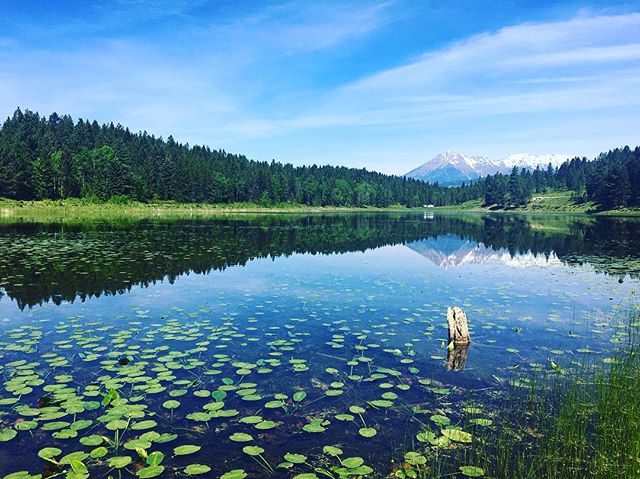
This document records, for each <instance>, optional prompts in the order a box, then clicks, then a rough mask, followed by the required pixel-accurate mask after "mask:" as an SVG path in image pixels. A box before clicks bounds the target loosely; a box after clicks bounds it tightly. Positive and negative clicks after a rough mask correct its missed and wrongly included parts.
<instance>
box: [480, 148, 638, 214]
mask: <svg viewBox="0 0 640 479" xmlns="http://www.w3.org/2000/svg"><path fill="white" fill-rule="evenodd" d="M481 183H483V185H481V186H483V190H484V203H485V205H497V206H499V207H509V206H522V205H525V204H527V203H528V202H529V201H530V200H531V197H532V195H533V193H542V192H544V191H546V190H548V189H552V190H569V191H572V192H573V197H574V199H575V200H576V202H579V203H580V202H586V201H592V202H594V203H596V204H597V205H599V206H600V208H602V209H605V210H610V209H613V208H619V207H626V206H638V205H640V147H636V148H635V150H632V149H630V148H629V147H628V146H626V147H624V148H616V149H614V150H611V151H609V152H607V153H601V154H600V155H599V156H598V157H597V158H596V159H595V160H593V161H588V160H587V159H586V158H573V159H571V160H569V161H566V162H564V163H563V164H562V165H561V166H560V167H558V168H553V167H552V166H551V165H549V166H548V167H547V168H546V169H541V168H537V169H535V170H533V171H530V170H525V169H522V170H518V169H517V168H514V169H513V170H512V171H511V174H509V175H504V174H499V173H498V174H495V175H493V176H488V177H486V178H484V179H483V180H482V181H481Z"/></svg>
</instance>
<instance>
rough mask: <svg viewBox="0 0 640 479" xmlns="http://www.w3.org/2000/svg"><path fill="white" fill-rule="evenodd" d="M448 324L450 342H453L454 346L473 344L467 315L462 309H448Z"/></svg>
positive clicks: (455, 307)
mask: <svg viewBox="0 0 640 479" xmlns="http://www.w3.org/2000/svg"><path fill="white" fill-rule="evenodd" d="M447 322H448V323H449V342H453V344H454V345H456V344H469V343H470V342H471V336H470V334H469V326H468V324H467V315H466V314H464V311H463V310H462V308H458V307H457V306H454V307H453V308H447Z"/></svg>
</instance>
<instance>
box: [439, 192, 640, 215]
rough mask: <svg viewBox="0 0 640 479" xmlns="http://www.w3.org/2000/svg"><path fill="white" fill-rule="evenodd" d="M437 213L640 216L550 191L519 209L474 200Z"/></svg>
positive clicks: (634, 211) (630, 210)
mask: <svg viewBox="0 0 640 479" xmlns="http://www.w3.org/2000/svg"><path fill="white" fill-rule="evenodd" d="M434 210H436V211H460V212H470V213H471V212H477V213H488V212H495V213H500V212H509V213H560V214H594V215H602V216H640V208H617V209H613V210H602V209H601V208H599V207H598V205H596V204H595V203H593V202H585V203H580V202H577V201H575V199H574V198H573V197H572V193H571V192H570V191H550V192H547V193H539V194H535V195H534V196H533V197H532V198H531V201H530V202H529V203H528V204H527V205H525V206H520V207H517V208H508V209H505V208H496V207H488V206H484V205H483V201H482V200H472V201H467V202H466V203H462V204H460V205H455V206H440V207H436V208H434Z"/></svg>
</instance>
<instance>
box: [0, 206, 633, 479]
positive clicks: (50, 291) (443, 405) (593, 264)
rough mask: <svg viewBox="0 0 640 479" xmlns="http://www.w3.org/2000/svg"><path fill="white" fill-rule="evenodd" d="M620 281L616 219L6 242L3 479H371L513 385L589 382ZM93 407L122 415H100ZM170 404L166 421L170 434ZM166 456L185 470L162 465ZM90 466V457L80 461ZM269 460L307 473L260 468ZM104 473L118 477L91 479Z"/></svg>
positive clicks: (613, 325) (354, 221) (375, 224)
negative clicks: (62, 475)
mask: <svg viewBox="0 0 640 479" xmlns="http://www.w3.org/2000/svg"><path fill="white" fill-rule="evenodd" d="M639 274H640V222H638V221H637V220H633V219H614V218H599V219H596V218H592V217H571V216H557V217H555V216H536V217H524V216H506V215H496V216H489V215H465V216H453V215H435V216H433V215H423V214H345V215H314V216H299V215H288V216H281V215H270V216H258V217H249V216H240V217H228V218H220V219H212V220H206V221H204V220H202V221H199V220H181V221H170V222H169V221H161V220H157V221H144V222H124V223H118V222H110V223H109V222H102V223H87V224H55V223H54V224H37V223H28V224H25V223H22V224H12V223H7V224H3V225H1V226H0V286H1V289H0V374H1V375H2V379H3V385H2V389H0V430H1V431H2V432H0V441H1V442H0V476H4V475H6V474H9V473H13V472H16V471H28V472H27V473H24V474H22V475H18V476H15V477H28V476H29V474H32V475H37V474H45V475H49V474H52V473H55V472H56V471H58V472H59V471H61V470H65V469H68V468H69V466H68V465H63V466H58V467H56V466H53V465H52V464H50V463H49V464H48V463H47V462H46V461H44V460H42V459H40V458H38V456H37V453H38V451H39V450H40V449H41V448H43V447H54V448H58V449H60V450H61V451H62V452H61V453H59V454H57V455H56V456H55V459H54V461H56V462H57V461H59V460H60V458H61V457H63V456H65V455H66V454H69V453H73V452H79V453H78V454H77V455H76V456H75V457H76V458H77V459H79V460H81V461H82V463H83V464H85V465H86V466H87V467H88V469H89V471H90V473H91V477H102V476H104V475H106V474H111V475H117V474H118V471H120V473H121V475H122V476H123V477H133V475H134V474H135V473H136V471H138V470H139V469H140V468H142V467H143V466H144V460H143V459H140V458H139V456H140V454H139V453H137V452H136V451H135V447H136V446H138V447H140V448H141V449H143V450H144V451H146V454H150V453H151V452H153V451H160V452H162V453H164V455H165V457H164V460H163V461H162V463H161V465H162V466H164V468H165V469H164V470H161V469H159V468H156V469H154V470H148V469H147V470H145V471H146V472H142V475H144V474H149V476H148V477H151V476H152V475H153V474H156V473H157V474H160V477H174V476H175V477H178V476H184V475H185V474H189V473H194V472H200V471H201V470H202V471H205V470H207V468H200V469H199V468H194V467H193V466H192V467H191V468H189V469H186V471H185V468H186V467H187V466H189V465H194V464H201V465H206V466H208V468H211V470H210V471H208V472H206V473H204V474H203V475H201V476H199V477H219V476H220V475H221V474H223V473H225V472H228V471H230V470H235V469H242V470H244V471H245V472H246V474H248V475H249V477H262V476H264V475H266V474H267V469H269V468H271V467H273V468H274V469H276V472H275V476H276V477H293V476H295V475H296V474H300V473H311V472H312V471H313V469H312V467H324V468H326V469H331V468H334V469H335V468H337V467H338V466H339V463H338V462H337V459H336V458H334V457H332V456H331V455H330V454H326V453H324V452H323V446H327V445H335V446H339V447H340V448H342V450H343V452H344V454H343V456H342V459H343V460H344V459H345V458H347V457H353V456H358V457H361V458H362V459H363V460H364V464H365V465H367V466H370V467H371V468H373V470H374V471H375V472H374V474H373V475H375V476H382V475H386V474H387V473H389V472H390V471H391V470H392V469H393V467H394V461H395V462H396V463H397V461H399V460H401V459H402V456H403V454H404V452H406V451H408V450H415V451H420V450H421V449H420V448H421V447H423V446H424V445H422V444H421V443H419V442H417V441H416V434H417V433H419V432H421V431H422V432H424V431H426V430H432V431H433V432H434V433H436V435H440V434H441V430H442V429H447V428H451V427H454V428H455V427H460V428H462V429H463V430H464V431H465V432H470V433H471V434H472V435H474V436H477V435H481V434H482V430H481V429H482V427H492V426H491V425H486V424H487V421H484V423H485V425H484V426H483V425H480V424H477V421H476V424H473V421H472V420H473V419H487V420H489V421H494V420H495V419H496V416H498V415H499V412H500V411H499V410H496V408H495V399H496V398H497V397H500V396H501V395H504V394H507V391H508V389H509V388H510V387H511V386H510V384H513V383H514V381H515V383H516V384H517V378H518V375H519V374H520V373H521V372H522V371H527V370H531V369H532V368H534V369H535V368H538V369H547V368H549V367H550V364H551V361H553V363H554V364H558V365H560V367H565V365H570V364H571V363H572V362H575V361H580V360H582V359H583V358H585V357H587V356H588V357H589V358H591V359H593V360H595V361H598V362H602V363H606V361H607V360H608V358H609V357H610V356H611V354H612V351H613V350H614V349H615V347H616V345H617V344H619V343H622V342H624V340H625V334H626V333H625V332H624V331H625V328H624V327H623V326H624V324H625V322H626V320H627V311H628V309H629V308H630V307H633V305H634V304H635V301H636V291H637V289H638V279H637V278H638V275H639ZM453 305H458V306H461V307H463V308H464V309H465V311H466V312H467V315H468V316H469V318H470V324H471V330H472V336H473V343H472V346H471V347H470V349H469V350H468V351H466V352H465V354H464V355H463V356H462V357H458V358H457V362H456V367H458V368H459V367H461V366H464V368H462V369H461V370H457V371H454V370H450V367H451V364H452V361H453V359H454V358H453V353H449V351H448V349H447V331H446V320H445V314H446V308H447V306H453ZM465 359H466V363H465ZM448 366H449V367H448ZM110 388H112V389H115V390H117V391H118V393H119V395H120V399H118V400H116V401H115V402H114V403H112V404H110V405H108V406H104V405H102V404H100V401H101V400H102V398H103V394H104V393H106V391H107V390H108V389H110ZM300 391H303V392H304V393H305V394H306V396H305V397H304V398H303V399H300V398H301V396H302V394H298V395H297V396H296V399H300V400H296V399H294V393H296V392H300ZM168 400H176V401H179V405H178V406H177V407H175V404H174V406H173V407H174V409H173V413H172V411H171V409H169V408H168V407H167V405H166V404H165V403H166V401H168ZM169 404H170V403H169ZM163 405H164V406H163ZM469 405H473V406H474V407H477V408H478V409H479V411H477V410H476V411H474V412H468V411H470V410H469V409H468V407H469ZM352 406H359V407H361V408H363V409H364V412H361V413H354V412H353V411H351V412H350V410H349V409H350V407H352ZM465 407H467V410H466V411H465V409H464V408H465ZM355 411H358V409H355ZM194 413H196V414H195V415H194ZM434 415H438V416H445V417H446V418H447V420H448V421H450V423H451V424H449V425H447V424H444V425H443V424H441V423H439V422H438V421H439V420H438V419H437V418H436V419H434V418H433V416H434ZM247 418H248V419H247ZM149 421H151V422H149ZM445 422H446V421H445ZM256 426H257V427H256ZM16 428H17V429H18V431H17V434H15V437H14V432H13V430H15V429H16ZM116 430H118V431H119V432H118V434H117V436H118V438H117V439H118V441H119V446H118V447H117V449H116V447H115V446H114V444H112V443H110V442H109V441H112V442H113V441H115V439H116V437H115V436H116V433H115V431H116ZM234 433H243V434H248V435H250V436H251V438H247V437H246V436H245V437H242V436H237V435H236V436H232V435H233V434H234ZM161 434H164V435H163V436H160V435H161ZM167 434H175V435H176V437H175V438H174V439H173V440H171V441H168V442H165V440H166V439H171V437H170V436H168V435H167ZM101 436H105V437H107V438H109V439H108V440H105V439H100V437H101ZM87 437H89V438H90V439H86V438H87ZM230 437H233V438H244V439H249V440H248V441H246V442H235V441H232V440H230ZM83 438H84V439H83ZM2 439H4V441H2ZM81 441H82V442H81ZM130 441H133V442H130ZM183 445H197V446H200V447H201V449H199V450H197V451H196V452H194V453H192V454H187V455H174V448H176V447H178V446H183ZM245 446H249V447H250V449H249V450H248V451H245V452H243V447H245ZM251 446H257V448H260V449H251ZM460 446H461V447H473V445H470V446H468V445H466V444H460ZM96 448H105V449H104V450H102V449H99V450H97V451H96V452H94V456H100V455H101V454H103V453H104V455H103V456H100V457H91V456H89V457H85V456H86V454H88V453H91V451H93V450H96ZM247 452H249V453H257V452H260V456H253V457H252V456H250V455H249V454H247ZM287 453H295V454H304V455H306V456H308V457H307V460H306V463H307V464H294V465H291V464H290V463H289V464H288V465H287V464H285V465H286V466H287V467H283V468H276V466H277V465H278V464H280V463H283V462H284V461H285V459H284V455H285V454H287ZM142 455H144V453H142ZM114 457H119V458H120V459H119V460H121V461H123V462H125V463H126V462H127V459H126V457H129V458H131V462H130V463H129V464H127V465H126V466H125V467H123V468H122V469H115V470H114V471H112V472H109V471H110V469H112V468H113V467H112V466H114V465H115V462H111V463H109V461H110V459H113V458H114ZM123 457H124V459H122V458H123ZM265 461H266V463H267V464H268V465H267V464H265ZM63 462H69V461H68V460H67V461H63ZM116 462H117V461H116ZM294 462H295V461H294ZM357 462H358V461H356V463H357ZM361 467H362V466H361ZM80 472H82V471H80ZM334 472H335V471H334ZM343 472H344V471H343ZM352 472H353V473H354V474H355V473H356V472H358V469H357V468H356V469H355V470H352ZM360 472H361V473H364V472H368V470H367V469H361V470H360ZM80 476H81V474H80ZM105 477H106V476H105ZM238 477H242V475H241V474H240V475H239V476H238Z"/></svg>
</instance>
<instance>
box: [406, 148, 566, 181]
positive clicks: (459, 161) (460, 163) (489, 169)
mask: <svg viewBox="0 0 640 479" xmlns="http://www.w3.org/2000/svg"><path fill="white" fill-rule="evenodd" d="M567 159H569V156H568V155H559V154H552V155H533V154H530V153H517V154H513V155H509V156H507V157H506V158H505V159H503V160H491V159H489V158H487V157H484V156H468V155H464V154H462V153H459V152H457V151H455V150H453V149H449V150H446V151H443V152H442V153H438V154H437V155H436V156H434V157H433V158H432V159H431V160H429V161H427V162H426V163H424V164H422V165H420V166H419V167H418V168H415V169H413V170H411V171H410V172H408V173H407V174H406V175H405V176H406V177H408V178H414V179H417V180H422V181H428V182H430V183H436V182H438V183H440V184H441V185H445V186H454V185H460V184H462V183H469V182H472V181H476V180H478V179H479V178H481V177H483V176H487V175H493V174H495V173H508V172H509V171H511V169H512V168H513V167H514V166H516V167H518V168H528V169H535V168H536V167H537V166H540V167H546V166H547V165H548V164H549V163H551V164H552V165H553V166H560V165H561V164H562V163H564V162H565V161H566V160H567Z"/></svg>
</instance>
